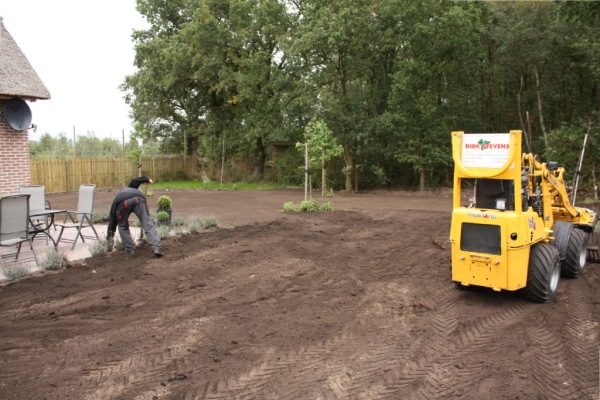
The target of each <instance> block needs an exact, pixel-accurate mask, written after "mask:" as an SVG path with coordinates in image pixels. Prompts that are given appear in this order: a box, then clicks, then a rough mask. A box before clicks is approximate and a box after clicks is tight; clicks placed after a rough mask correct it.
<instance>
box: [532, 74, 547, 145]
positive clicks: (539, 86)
mask: <svg viewBox="0 0 600 400" xmlns="http://www.w3.org/2000/svg"><path fill="white" fill-rule="evenodd" d="M534 71H535V91H536V93H537V101H538V113H539V114H540V115H539V118H540V127H541V128H542V133H543V135H544V146H545V148H544V153H545V152H546V149H547V148H548V134H547V133H546V125H544V113H543V111H542V83H541V79H540V71H539V70H538V69H537V67H535V68H534Z"/></svg>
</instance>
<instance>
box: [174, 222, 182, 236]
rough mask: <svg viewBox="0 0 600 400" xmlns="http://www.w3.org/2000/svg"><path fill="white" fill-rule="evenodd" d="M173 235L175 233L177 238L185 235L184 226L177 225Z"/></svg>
mask: <svg viewBox="0 0 600 400" xmlns="http://www.w3.org/2000/svg"><path fill="white" fill-rule="evenodd" d="M173 233H175V236H182V235H183V233H184V232H183V225H177V226H175V227H174V228H173Z"/></svg>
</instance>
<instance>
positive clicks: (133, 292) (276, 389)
mask: <svg viewBox="0 0 600 400" xmlns="http://www.w3.org/2000/svg"><path fill="white" fill-rule="evenodd" d="M160 194H162V193H160V192H158V191H157V192H155V196H158V195H160ZM169 194H170V195H171V196H172V197H173V202H174V210H175V211H174V213H175V214H178V213H179V214H194V213H200V214H202V215H204V216H207V215H214V216H216V217H217V218H218V219H219V221H220V226H219V227H218V228H213V229H210V230H205V231H202V232H201V233H199V234H195V235H186V236H181V237H178V238H170V239H168V240H166V241H165V243H164V249H165V253H166V254H165V257H163V258H162V259H156V258H153V257H152V255H151V251H150V249H148V248H147V247H146V248H145V249H144V248H142V249H140V251H138V252H137V254H136V255H134V256H129V255H126V254H124V253H123V252H113V253H111V254H110V255H108V256H102V257H94V258H90V259H86V260H83V261H79V262H75V263H73V264H72V265H71V266H70V267H69V268H68V269H66V270H63V271H60V272H57V273H40V274H37V275H35V276H31V277H29V278H27V279H24V280H21V281H18V282H15V283H12V284H7V285H4V286H0V338H1V340H0V398H1V399H12V400H18V399H189V400H191V399H242V398H243V399H487V398H495V399H598V398H599V394H598V391H599V389H598V376H599V370H598V363H599V348H600V337H599V336H598V333H599V327H598V322H599V316H600V291H599V290H598V289H599V286H600V265H599V264H588V265H587V266H586V269H585V272H584V274H583V276H581V277H580V278H577V279H569V280H567V279H562V280H561V282H560V284H559V293H558V296H557V299H556V301H554V302H552V303H548V304H534V303H530V302H527V301H525V300H523V299H522V298H521V296H520V295H519V294H518V293H494V292H492V291H488V290H473V291H461V290H458V289H456V288H455V287H454V285H453V284H452V283H451V281H450V250H449V247H448V248H447V249H444V248H442V246H443V245H444V244H445V240H447V237H448V233H449V229H450V212H451V200H450V197H449V195H448V194H438V195H428V196H419V195H418V194H415V193H408V192H376V193H367V194H353V195H342V196H340V197H337V198H333V199H330V200H331V201H332V203H333V205H334V208H335V211H333V212H320V213H311V214H285V213H282V212H281V209H282V205H283V203H284V202H286V201H295V202H297V201H300V200H302V198H303V194H302V192H301V191H289V190H274V191H263V192H217V191H175V192H170V193H169ZM73 196H75V197H76V194H59V195H51V196H49V200H50V201H51V202H52V204H53V206H57V207H61V206H65V207H66V206H67V205H69V204H71V203H70V202H72V201H73ZM113 196H114V192H113V193H111V192H102V193H98V194H97V197H96V201H97V207H96V208H102V207H103V206H106V208H108V205H109V204H110V202H111V200H112V198H113ZM62 202H65V204H62ZM150 203H151V204H152V198H150ZM435 242H437V243H438V244H441V245H442V246H440V245H438V244H436V243H435ZM446 245H447V243H446Z"/></svg>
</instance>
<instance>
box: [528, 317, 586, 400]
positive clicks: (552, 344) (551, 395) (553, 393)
mask: <svg viewBox="0 0 600 400" xmlns="http://www.w3.org/2000/svg"><path fill="white" fill-rule="evenodd" d="M526 332H527V335H528V337H529V339H530V340H531V343H532V345H533V346H532V351H533V357H532V359H533V362H532V365H531V369H532V374H533V382H534V384H535V386H536V387H537V389H538V391H539V393H540V394H542V396H543V398H545V399H553V400H554V399H555V400H570V399H573V400H576V399H578V398H579V397H578V395H577V388H576V387H575V384H574V380H573V376H572V374H571V372H570V371H569V369H568V367H567V356H566V352H565V348H564V345H563V341H562V340H561V339H560V338H559V337H556V335H554V334H553V333H552V332H551V331H550V330H549V329H548V319H547V316H546V315H545V314H544V313H542V314H539V315H537V316H535V317H534V318H533V321H532V324H530V325H529V326H528V327H527V328H526Z"/></svg>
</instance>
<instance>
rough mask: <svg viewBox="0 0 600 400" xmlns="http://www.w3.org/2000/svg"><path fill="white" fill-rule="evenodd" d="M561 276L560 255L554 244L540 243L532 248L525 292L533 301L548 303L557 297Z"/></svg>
mask: <svg viewBox="0 0 600 400" xmlns="http://www.w3.org/2000/svg"><path fill="white" fill-rule="evenodd" d="M559 278H560V255H559V253H558V249H557V248H556V247H554V246H552V245H549V244H545V243H538V244H536V245H534V246H533V247H532V248H531V253H530V254H529V268H528V272H527V286H526V287H525V288H524V289H523V294H524V295H525V297H527V298H528V299H529V300H531V301H535V302H537V303H546V302H549V301H550V300H552V299H554V298H555V297H556V291H557V289H558V280H559Z"/></svg>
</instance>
